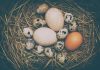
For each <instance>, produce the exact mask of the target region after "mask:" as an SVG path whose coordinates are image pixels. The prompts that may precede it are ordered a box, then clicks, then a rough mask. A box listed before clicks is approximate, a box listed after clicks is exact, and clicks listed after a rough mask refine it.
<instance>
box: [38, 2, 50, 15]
mask: <svg viewBox="0 0 100 70" xmlns="http://www.w3.org/2000/svg"><path fill="white" fill-rule="evenodd" d="M48 8H49V6H48V5H47V4H46V3H43V4H41V5H40V6H39V7H38V8H37V13H39V14H43V13H45V12H46V11H47V10H48Z"/></svg>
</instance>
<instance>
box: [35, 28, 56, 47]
mask: <svg viewBox="0 0 100 70" xmlns="http://www.w3.org/2000/svg"><path fill="white" fill-rule="evenodd" d="M33 38H34V40H35V41H36V42H37V43H38V44H39V45H41V46H49V45H52V44H54V43H56V42H57V37H56V33H55V32H54V31H53V30H52V29H50V28H47V27H41V28H38V29H37V30H36V31H35V32H34V34H33Z"/></svg>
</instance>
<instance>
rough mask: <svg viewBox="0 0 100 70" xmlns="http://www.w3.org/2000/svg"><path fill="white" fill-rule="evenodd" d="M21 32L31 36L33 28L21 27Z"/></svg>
mask: <svg viewBox="0 0 100 70" xmlns="http://www.w3.org/2000/svg"><path fill="white" fill-rule="evenodd" d="M23 34H24V35H25V36H26V37H32V36H33V30H32V29H31V28H29V27H26V28H24V29H23Z"/></svg>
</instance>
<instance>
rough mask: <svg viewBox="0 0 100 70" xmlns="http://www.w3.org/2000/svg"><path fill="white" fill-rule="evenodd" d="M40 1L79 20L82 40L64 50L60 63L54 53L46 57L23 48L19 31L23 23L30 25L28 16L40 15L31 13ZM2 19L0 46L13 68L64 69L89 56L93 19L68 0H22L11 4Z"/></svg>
mask: <svg viewBox="0 0 100 70" xmlns="http://www.w3.org/2000/svg"><path fill="white" fill-rule="evenodd" d="M20 3H21V2H20ZM42 3H47V4H48V5H49V6H50V7H57V8H59V9H61V10H63V11H68V12H70V13H72V14H73V15H74V16H75V18H76V20H77V21H78V23H79V26H78V31H79V32H81V34H82V35H83V38H84V42H83V44H82V45H81V47H80V48H78V49H77V50H75V51H73V52H72V51H68V55H67V56H66V59H67V60H66V61H65V63H64V64H61V63H59V62H58V61H57V60H56V54H55V57H54V58H48V57H46V56H43V55H39V54H37V53H35V52H34V51H26V50H25V46H26V44H25V41H26V38H25V36H24V35H23V28H24V27H26V26H28V27H32V19H34V18H35V17H41V18H43V15H36V13H35V12H36V9H37V6H39V5H40V4H42ZM4 22H5V25H4V26H5V27H4V36H5V40H4V41H3V47H2V49H3V51H4V54H5V56H6V58H7V59H8V60H9V61H10V62H11V63H12V64H13V66H14V67H15V68H16V70H62V69H66V70H68V69H71V68H73V67H76V66H78V65H80V64H82V63H83V62H86V61H87V60H88V59H89V58H90V57H91V56H92V53H93V49H94V21H93V18H92V15H91V14H90V13H89V12H87V11H85V10H84V9H82V8H80V7H79V6H78V5H77V4H76V3H74V2H73V1H72V0H57V1H56V0H43V1H42V0H32V1H24V3H21V4H17V5H15V6H14V8H13V9H12V10H11V11H10V13H9V15H7V16H5V20H4ZM33 29H34V28H33Z"/></svg>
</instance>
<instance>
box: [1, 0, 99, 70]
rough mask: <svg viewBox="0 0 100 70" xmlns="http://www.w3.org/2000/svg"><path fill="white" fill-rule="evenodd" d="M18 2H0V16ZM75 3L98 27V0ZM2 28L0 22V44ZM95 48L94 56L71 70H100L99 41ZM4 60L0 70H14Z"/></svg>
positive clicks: (10, 0)
mask: <svg viewBox="0 0 100 70" xmlns="http://www.w3.org/2000/svg"><path fill="white" fill-rule="evenodd" d="M18 1H20V0H0V16H3V15H4V14H6V13H8V12H9V11H10V10H11V8H12V7H13V5H14V4H15V3H16V2H18ZM75 2H76V3H77V4H78V5H79V6H81V7H82V8H84V9H85V10H87V11H89V12H91V13H92V14H93V16H94V17H95V22H96V26H98V25H100V0H75ZM2 28H3V24H2V22H1V20H0V43H1V40H2V39H3V35H1V32H2ZM95 47H96V49H95V50H96V54H95V55H94V56H93V57H92V58H91V59H89V61H88V62H87V63H85V64H83V65H80V66H79V67H76V68H74V69H72V70H100V41H99V42H98V44H96V45H95ZM0 51H1V49H0ZM0 55H2V54H0ZM4 58H5V57H4ZM4 58H0V70H15V69H14V68H13V66H12V65H11V64H10V63H9V62H8V61H7V60H6V59H4Z"/></svg>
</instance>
